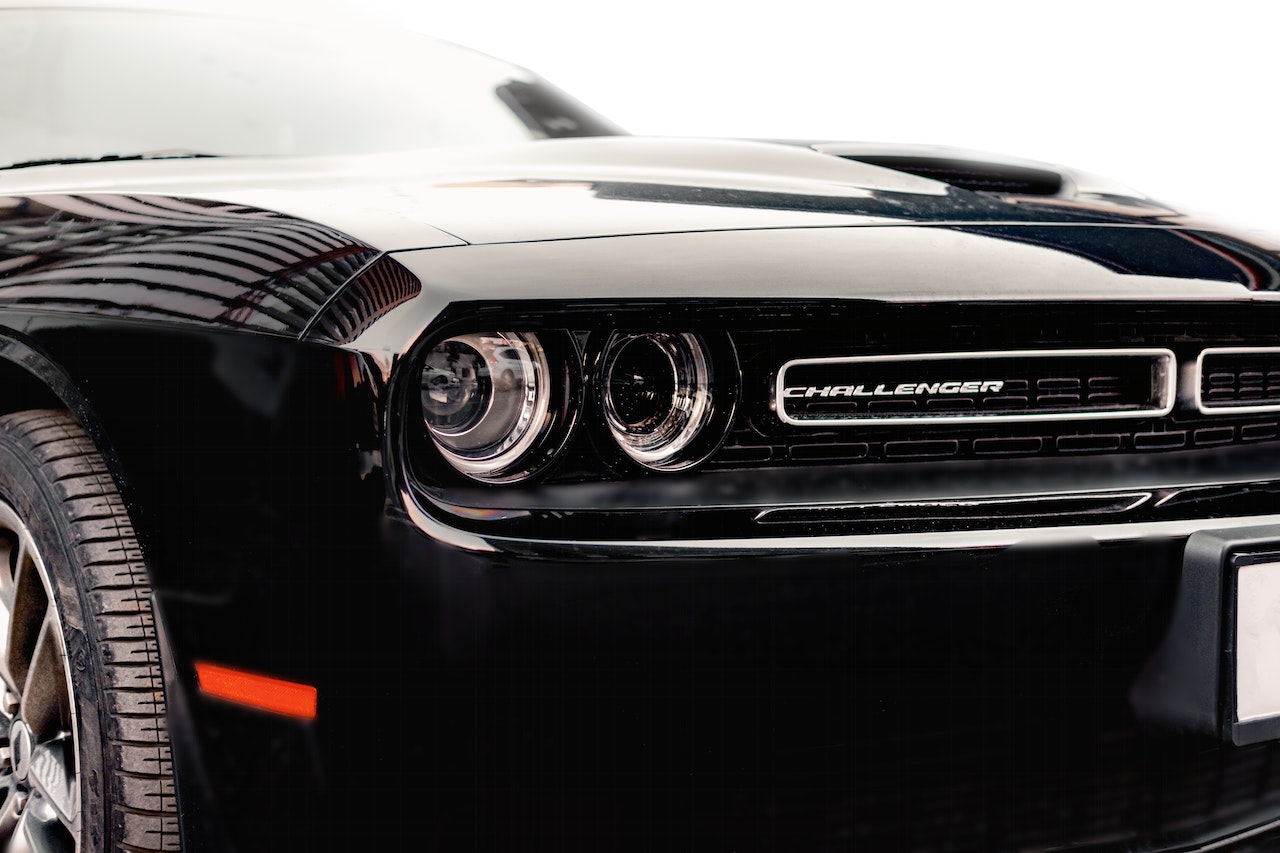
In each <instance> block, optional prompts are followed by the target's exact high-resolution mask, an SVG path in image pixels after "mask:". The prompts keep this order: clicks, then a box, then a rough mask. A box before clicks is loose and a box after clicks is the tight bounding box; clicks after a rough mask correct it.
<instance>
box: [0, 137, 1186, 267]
mask: <svg viewBox="0 0 1280 853" xmlns="http://www.w3.org/2000/svg"><path fill="white" fill-rule="evenodd" d="M817 149H825V150H817ZM860 150H863V149H859V148H857V147H856V146H854V147H852V148H848V147H846V148H839V147H836V148H832V147H831V146H816V147H809V146H807V145H783V144H776V143H767V142H751V141H735V140H690V139H661V138H658V139H655V138H640V137H601V138H594V139H563V140H543V141H539V142H531V143H525V144H520V145H508V146H493V147H478V148H468V149H437V150H428V151H416V152H397V153H390V154H380V155H364V156H353V157H324V158H289V159H283V158H225V159H198V160H177V159H170V160H146V161H115V162H109V163H91V164H76V165H63V166H42V167H35V168H29V169H20V170H13V171H9V172H2V173H0V195H10V196H13V195H31V194H34V193H59V192H74V193H76V194H77V195H80V196H84V195H89V196H92V195H93V194H96V193H101V194H113V195H116V194H125V195H164V196H174V197H182V198H190V199H197V200H205V201H218V202H224V203H232V204H242V205H246V206H249V207H253V208H258V209H263V210H269V211H274V212H277V213H281V214H285V215H289V216H292V217H297V218H299V219H303V220H308V221H312V222H318V223H322V224H324V225H327V226H329V227H332V228H335V229H338V230H340V231H342V232H344V233H347V234H349V235H351V236H352V237H355V238H356V239H358V240H360V241H362V242H364V243H365V244H367V245H370V246H373V247H375V248H377V249H381V250H387V251H390V250H400V249H413V248H429V247H433V246H442V245H456V244H458V243H510V242H525V241H540V240H558V239H577V238H585V237H607V236H622V235H628V234H656V233H671V232H690V231H725V230H742V229H768V228H811V227H831V226H868V225H884V224H929V223H1006V224H1010V223H1041V224H1043V223H1047V222H1068V223H1070V222H1075V223H1106V222H1113V223H1114V222H1118V223H1125V224H1135V223H1150V224H1168V223H1171V222H1176V221H1177V219H1178V214H1177V213H1176V212H1175V211H1173V210H1170V209H1169V208H1167V207H1163V206H1161V205H1157V204H1155V203H1153V202H1151V201H1150V200H1149V199H1144V198H1141V197H1139V196H1137V195H1136V194H1118V193H1116V192H1108V191H1096V190H1095V191H1087V192H1081V191H1080V188H1079V187H1078V186H1077V185H1076V184H1075V183H1073V182H1072V181H1071V180H1066V181H1064V182H1063V185H1062V189H1061V190H1060V191H1058V192H1057V193H1055V194H1053V195H1051V196H1047V195H1026V194H1018V193H1003V194H1001V193H993V192H974V191H971V190H969V189H963V188H960V187H958V186H955V185H953V184H951V183H947V182H944V181H940V180H933V179H930V178H927V177H922V176H920V175H917V174H911V173H910V172H908V171H903V170H901V169H897V168H886V167H884V166H878V165H873V164H872V163H870V162H863V161H861V160H858V159H855V158H856V157H858V156H860V155H859V153H858V152H859V151H860ZM865 156H867V157H868V158H871V155H870V154H865ZM872 159H873V158H872Z"/></svg>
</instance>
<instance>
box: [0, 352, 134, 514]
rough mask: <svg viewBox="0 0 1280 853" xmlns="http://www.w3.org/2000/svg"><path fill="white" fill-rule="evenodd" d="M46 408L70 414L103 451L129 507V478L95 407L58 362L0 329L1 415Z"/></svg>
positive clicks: (101, 451) (103, 456)
mask: <svg viewBox="0 0 1280 853" xmlns="http://www.w3.org/2000/svg"><path fill="white" fill-rule="evenodd" d="M45 408H59V409H66V410H67V411H69V412H70V413H71V416H72V417H73V418H75V419H76V421H77V422H78V423H79V424H80V426H81V427H83V428H84V430H85V432H87V433H88V434H89V438H90V439H91V440H92V441H93V444H94V446H95V447H96V448H97V450H98V453H100V454H102V458H103V459H104V460H105V461H106V463H107V467H108V469H110V471H111V476H112V478H113V479H114V480H115V481H116V488H117V489H119V490H120V494H121V496H122V497H123V498H124V501H125V505H126V506H131V505H132V501H131V500H130V495H129V484H128V477H127V476H126V474H125V470H124V466H123V464H122V463H121V461H120V457H119V455H118V454H117V453H116V452H115V448H114V447H113V446H112V443H111V440H110V437H109V436H108V435H107V432H106V429H105V428H104V426H103V423H102V419H101V418H100V417H99V415H98V412H97V410H96V408H95V407H94V406H93V404H92V403H90V402H89V400H88V398H87V397H85V395H84V394H83V393H81V391H80V388H79V387H78V386H77V385H76V383H75V381H74V380H73V379H72V378H71V375H70V374H69V373H68V372H67V371H66V370H64V369H63V368H62V366H61V365H59V364H58V363H57V361H55V360H54V359H53V358H52V357H50V356H49V355H47V354H46V353H44V352H43V351H42V350H40V349H39V348H38V347H37V346H36V345H35V344H33V343H32V342H30V341H28V340H26V339H24V338H22V337H20V336H18V335H16V334H15V333H14V332H12V331H10V330H7V329H5V330H0V415H7V414H11V413H13V412H21V411H24V410H26V409H45Z"/></svg>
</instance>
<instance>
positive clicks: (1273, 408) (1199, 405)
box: [1195, 347, 1280, 415]
mask: <svg viewBox="0 0 1280 853" xmlns="http://www.w3.org/2000/svg"><path fill="white" fill-rule="evenodd" d="M1246 353H1278V354H1280V347H1206V348H1205V349H1203V350H1201V351H1200V355H1198V356H1196V378H1195V401H1196V411H1198V412H1199V413H1200V414H1202V415H1221V414H1224V413H1226V414H1240V415H1253V414H1259V413H1261V412H1280V403H1266V404H1264V405H1258V406H1213V405H1210V404H1208V403H1206V402H1205V401H1204V357H1205V356H1206V355H1244V354H1246Z"/></svg>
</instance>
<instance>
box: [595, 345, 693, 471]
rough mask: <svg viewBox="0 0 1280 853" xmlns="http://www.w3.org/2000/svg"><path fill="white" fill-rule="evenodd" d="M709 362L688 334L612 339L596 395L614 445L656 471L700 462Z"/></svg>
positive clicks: (674, 468)
mask: <svg viewBox="0 0 1280 853" xmlns="http://www.w3.org/2000/svg"><path fill="white" fill-rule="evenodd" d="M711 363H712V362H711V357H710V355H709V354H708V352H707V348H706V345H705V344H704V343H703V341H702V339H701V338H700V337H699V336H697V335H693V334H689V333H687V332H686V333H669V332H650V333H647V334H641V335H615V336H614V338H613V339H612V340H611V341H610V343H609V346H608V347H607V349H606V351H605V354H604V359H603V362H602V364H603V369H602V375H601V384H600V393H601V400H602V403H603V407H604V415H605V421H606V423H607V424H608V427H609V432H610V434H611V435H612V436H613V440H614V441H616V442H617V443H618V446H619V447H620V448H622V451H623V452H624V453H625V454H626V455H627V456H629V457H630V458H631V459H632V460H634V461H635V462H637V463H639V464H640V465H643V466H644V467H646V468H651V469H653V470H656V471H678V470H681V469H683V468H688V467H690V466H692V465H694V464H696V463H697V462H699V461H701V460H700V457H699V456H698V454H697V453H696V451H695V448H696V447H697V446H698V443H699V442H698V437H699V435H700V434H701V432H702V430H703V428H704V427H705V426H706V425H707V423H708V421H710V420H711V415H712V410H713V397H712V381H713V375H712V370H711Z"/></svg>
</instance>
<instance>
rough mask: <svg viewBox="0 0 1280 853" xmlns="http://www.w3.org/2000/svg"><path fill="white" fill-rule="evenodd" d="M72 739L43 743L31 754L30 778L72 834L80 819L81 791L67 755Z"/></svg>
mask: <svg viewBox="0 0 1280 853" xmlns="http://www.w3.org/2000/svg"><path fill="white" fill-rule="evenodd" d="M71 746H72V744H71V739H70V738H69V737H65V738H59V739H57V740H54V741H50V742H49V743H42V744H40V745H39V746H37V747H36V748H35V750H34V751H33V752H32V754H31V772H30V773H29V774H28V778H29V780H30V782H31V783H32V785H33V786H34V787H35V789H36V790H37V791H39V792H40V794H41V795H42V796H43V797H44V799H45V801H46V802H48V803H49V805H51V806H52V807H53V812H54V814H55V815H56V816H57V818H58V820H59V821H61V823H62V825H63V826H65V827H66V828H67V829H68V830H70V831H71V832H72V833H73V834H74V833H75V831H76V829H77V828H78V822H79V819H80V791H79V789H78V786H77V785H76V777H75V772H74V771H73V770H72V767H71V762H70V760H69V759H68V756H67V750H68V748H69V747H71Z"/></svg>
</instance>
